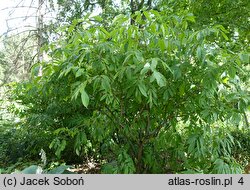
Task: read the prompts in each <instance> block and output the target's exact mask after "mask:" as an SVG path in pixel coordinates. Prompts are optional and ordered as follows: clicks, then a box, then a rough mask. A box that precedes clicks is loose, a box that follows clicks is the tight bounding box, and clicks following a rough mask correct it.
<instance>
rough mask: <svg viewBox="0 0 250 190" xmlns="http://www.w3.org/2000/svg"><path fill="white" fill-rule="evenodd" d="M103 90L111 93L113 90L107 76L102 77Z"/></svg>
mask: <svg viewBox="0 0 250 190" xmlns="http://www.w3.org/2000/svg"><path fill="white" fill-rule="evenodd" d="M102 88H103V89H104V90H106V91H109V90H110V88H111V87H110V79H109V78H108V77H107V76H105V75H103V76H102Z"/></svg>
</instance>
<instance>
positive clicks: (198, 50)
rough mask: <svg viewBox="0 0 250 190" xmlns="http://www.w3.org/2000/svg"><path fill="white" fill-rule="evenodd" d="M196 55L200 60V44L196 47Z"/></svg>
mask: <svg viewBox="0 0 250 190" xmlns="http://www.w3.org/2000/svg"><path fill="white" fill-rule="evenodd" d="M196 56H197V58H198V59H199V60H202V48H201V47H200V46H198V47H197V50H196Z"/></svg>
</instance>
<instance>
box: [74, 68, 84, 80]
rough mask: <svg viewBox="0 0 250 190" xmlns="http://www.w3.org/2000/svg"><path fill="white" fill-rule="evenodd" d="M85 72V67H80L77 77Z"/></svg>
mask: <svg viewBox="0 0 250 190" xmlns="http://www.w3.org/2000/svg"><path fill="white" fill-rule="evenodd" d="M83 73H84V69H79V70H78V71H77V72H76V74H75V76H76V78H77V77H80V76H81V75H82V74H83Z"/></svg>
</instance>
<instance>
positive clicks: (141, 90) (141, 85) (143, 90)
mask: <svg viewBox="0 0 250 190" xmlns="http://www.w3.org/2000/svg"><path fill="white" fill-rule="evenodd" d="M138 87H139V90H140V92H141V93H142V95H143V96H145V97H147V96H148V95H147V88H146V86H145V84H144V83H143V82H141V81H140V82H139V83H138Z"/></svg>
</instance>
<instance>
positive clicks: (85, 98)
mask: <svg viewBox="0 0 250 190" xmlns="http://www.w3.org/2000/svg"><path fill="white" fill-rule="evenodd" d="M81 99H82V104H83V105H84V107H86V108H88V105H89V96H88V94H87V93H86V91H85V89H83V90H82V91H81Z"/></svg>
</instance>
